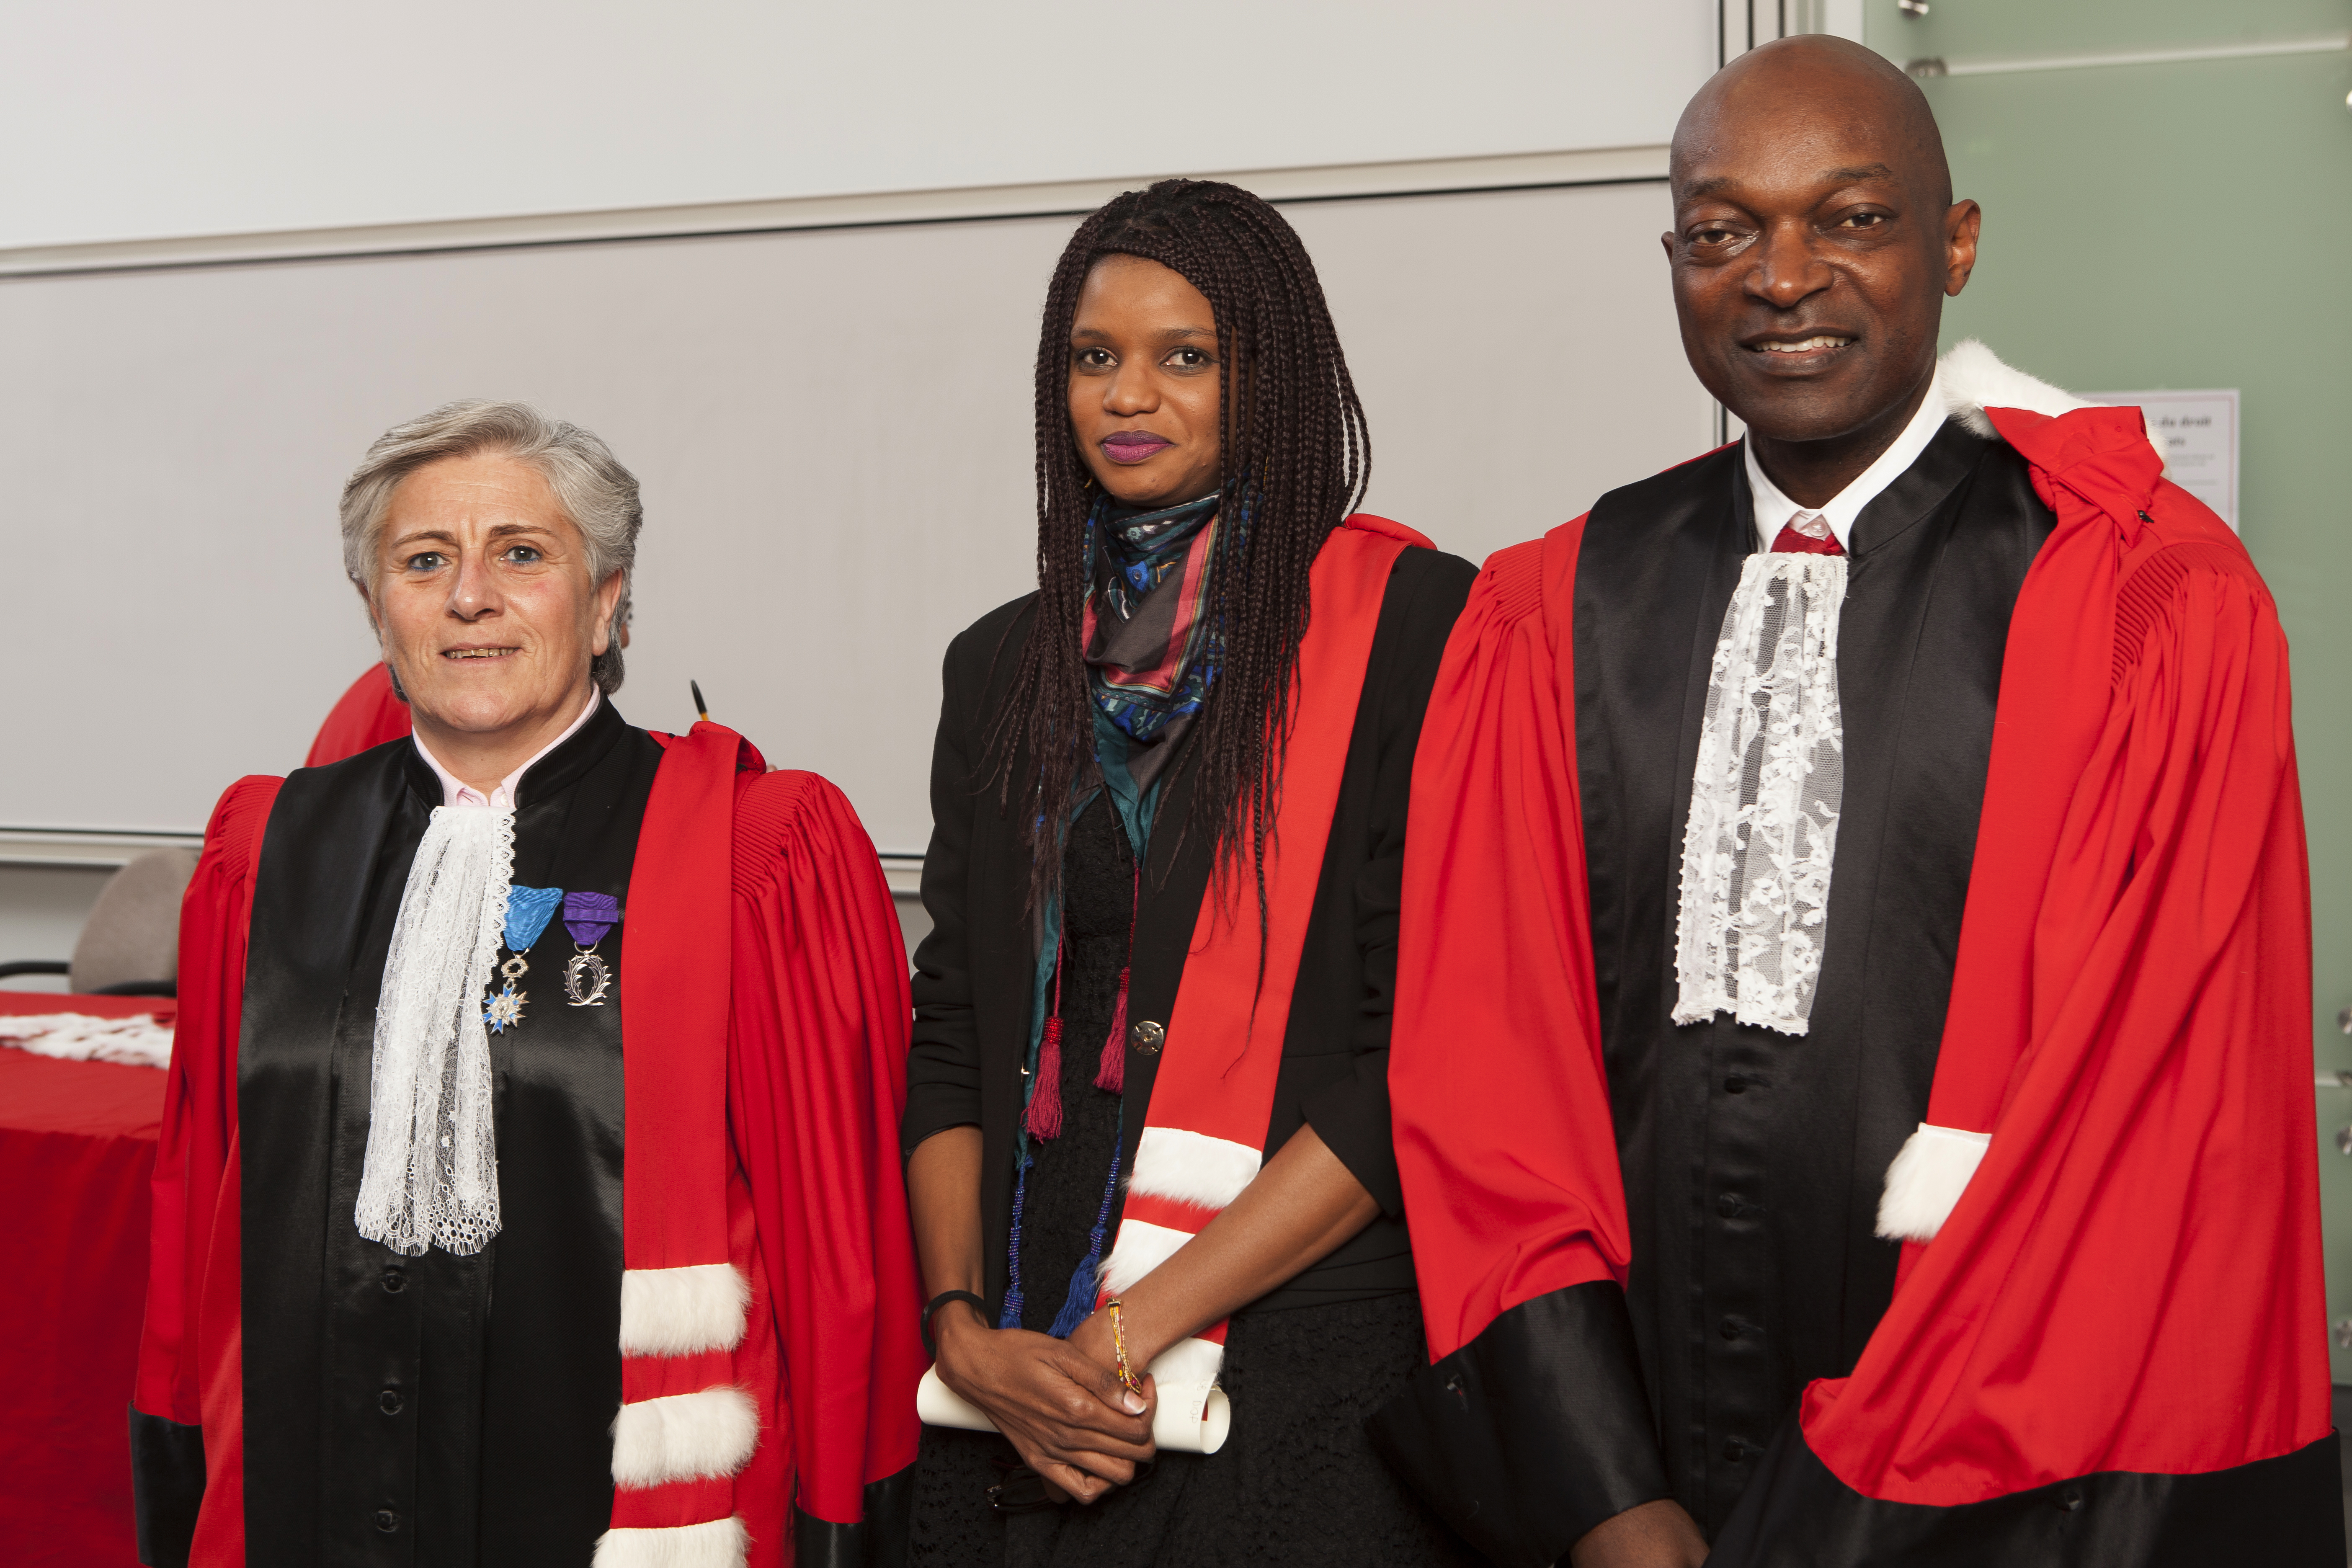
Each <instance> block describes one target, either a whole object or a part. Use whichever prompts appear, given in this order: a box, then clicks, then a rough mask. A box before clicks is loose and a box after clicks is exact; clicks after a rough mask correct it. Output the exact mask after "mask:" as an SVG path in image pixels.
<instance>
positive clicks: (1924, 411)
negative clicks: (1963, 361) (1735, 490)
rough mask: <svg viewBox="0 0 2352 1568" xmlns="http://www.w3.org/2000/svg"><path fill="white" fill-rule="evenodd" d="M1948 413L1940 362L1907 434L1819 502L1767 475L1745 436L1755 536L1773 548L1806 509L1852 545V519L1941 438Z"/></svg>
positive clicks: (1840, 542) (1905, 429) (1744, 453)
mask: <svg viewBox="0 0 2352 1568" xmlns="http://www.w3.org/2000/svg"><path fill="white" fill-rule="evenodd" d="M1949 417H1950V415H1949V413H1948V410H1947V409H1946V408H1945V405H1944V372H1943V369H1942V367H1941V366H1938V367H1937V371H1936V375H1935V379H1934V380H1932V381H1930V382H1929V383H1928V384H1927V396H1926V397H1924V398H1921V399H1920V400H1919V411H1918V412H1917V413H1916V414H1914V415H1912V416H1911V423H1910V424H1908V425H1906V426H1903V434H1901V435H1900V436H1897V437H1895V444H1894V445H1893V446H1891V447H1887V448H1886V450H1885V451H1884V452H1881V453H1880V454H1879V455H1878V461H1876V462H1874V463H1873V464H1871V465H1870V467H1868V468H1864V469H1863V471H1862V473H1861V474H1860V475H1859V476H1858V477H1857V478H1856V479H1854V481H1853V483H1852V484H1850V485H1848V486H1846V488H1845V489H1842V490H1840V491H1838V493H1837V494H1836V495H1834V496H1832V497H1831V498H1830V499H1829V500H1826V501H1824V502H1822V504H1821V505H1820V506H1815V507H1802V506H1799V505H1798V504H1797V503H1796V502H1795V501H1792V500H1790V499H1789V498H1788V497H1787V496H1784V495H1782V494H1781V493H1780V486H1778V485H1776V484H1774V483H1773V482H1772V481H1771V480H1770V479H1768V478H1766V477H1765V473H1764V469H1763V466H1762V465H1761V464H1759V463H1758V462H1757V461H1756V445H1755V443H1754V442H1752V441H1742V442H1741V443H1740V452H1741V455H1742V456H1743V457H1745V458H1747V461H1748V495H1749V496H1750V497H1751V498H1752V499H1753V500H1754V501H1755V503H1756V537H1757V538H1758V539H1759V540H1761V541H1762V542H1763V545H1764V548H1765V549H1767V550H1769V549H1771V548H1772V542H1773V541H1774V540H1776V539H1778V538H1780V530H1781V529H1782V528H1783V527H1785V526H1786V525H1787V524H1788V521H1789V520H1790V518H1792V517H1794V516H1796V515H1797V514H1798V513H1799V512H1801V511H1810V512H1811V513H1812V514H1813V515H1814V516H1816V517H1819V518H1822V519H1823V520H1824V521H1827V522H1828V523H1829V525H1830V532H1831V533H1832V534H1833V535H1835V536H1836V538H1837V542H1838V548H1839V549H1841V550H1845V551H1851V550H1853V540H1852V539H1851V538H1850V537H1849V536H1850V535H1851V534H1852V533H1853V520H1854V519H1855V518H1857V517H1860V516H1861V515H1862V509H1863V508H1864V507H1866V506H1868V505H1869V504H1870V503H1871V502H1872V501H1874V500H1877V499H1878V497H1879V492H1881V491H1882V490H1884V489H1886V487H1887V486H1889V485H1891V484H1893V483H1894V482H1895V480H1896V479H1901V478H1902V477H1903V475H1904V474H1905V472H1906V470H1908V469H1909V468H1910V467H1911V465H1912V464H1914V463H1916V462H1917V461H1918V460H1919V454H1920V453H1922V452H1924V451H1926V450H1927V443H1928V442H1930V441H1932V440H1934V439H1935V438H1936V432H1937V431H1938V430H1941V429H1942V428H1943V427H1944V421H1945V420H1946V419H1948V418H1949Z"/></svg>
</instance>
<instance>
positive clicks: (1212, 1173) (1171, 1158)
mask: <svg viewBox="0 0 2352 1568" xmlns="http://www.w3.org/2000/svg"><path fill="white" fill-rule="evenodd" d="M1264 1160H1265V1155H1264V1154H1263V1153H1261V1152H1259V1151H1257V1150H1255V1149H1253V1148H1251V1147H1250V1146H1249V1145H1248V1144H1246V1143H1236V1142H1234V1141H1233V1140H1232V1139H1230V1138H1212V1137H1210V1136H1209V1135H1208V1134H1207V1133H1205V1132H1187V1131H1184V1130H1183V1129H1182V1128H1181V1127H1146V1128H1145V1129H1144V1130H1143V1136H1142V1138H1141V1139H1139V1141H1138V1142H1137V1143H1136V1146H1135V1179H1134V1180H1133V1181H1131V1182H1129V1184H1128V1188H1129V1191H1130V1192H1138V1193H1142V1194H1145V1195H1146V1196H1149V1197H1155V1198H1170V1199H1172V1200H1174V1201H1175V1202H1177V1203H1182V1204H1197V1205H1200V1206H1201V1207H1202V1208H1204V1209H1223V1208H1224V1207H1225V1206H1226V1205H1229V1204H1231V1203H1232V1202H1233V1201H1234V1199H1235V1198H1237V1197H1239V1196H1241V1195H1242V1189H1243V1188H1244V1187H1246V1186H1248V1185H1249V1184H1250V1183H1251V1181H1252V1180H1254V1179H1255V1177H1256V1175H1257V1169H1258V1165H1259V1164H1260V1163H1262V1162H1263V1161H1264Z"/></svg>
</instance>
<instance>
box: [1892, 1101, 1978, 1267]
mask: <svg viewBox="0 0 2352 1568" xmlns="http://www.w3.org/2000/svg"><path fill="white" fill-rule="evenodd" d="M1991 1142H1992V1134H1991V1133H1990V1132H1969V1131H1962V1130H1961V1129H1959V1128H1958V1127H1933V1126H1930V1125H1929V1124H1927V1122H1925V1121H1922V1122H1921V1123H1919V1130H1918V1131H1916V1132H1914V1133H1912V1134H1911V1136H1910V1137H1908V1138H1906V1139H1905V1140H1904V1141H1903V1147H1902V1149H1901V1151H1900V1152H1897V1153H1896V1154H1895V1163H1893V1164H1891V1165H1889V1166H1887V1167H1886V1191H1885V1193H1884V1194H1882V1195H1881V1196H1880V1197H1879V1200H1878V1234H1879V1235H1881V1236H1883V1237H1885V1238H1886V1239H1887V1240H1889V1241H1923V1242H1924V1241H1933V1240H1935V1239H1936V1233H1937V1231H1939V1230H1941V1229H1943V1228H1944V1221H1946V1220H1947V1219H1949V1218H1950V1217H1951V1214H1952V1207H1953V1205H1956V1204H1958V1202H1959V1201H1960V1194H1962V1193H1964V1192H1967V1191H1968V1190H1969V1178H1970V1177H1972V1176H1974V1175H1975V1174H1976V1173H1977V1166H1978V1165H1979V1164H1980V1163H1983V1160H1984V1154H1985V1150H1986V1148H1987V1147H1988V1146H1989V1145H1990V1143H1991Z"/></svg>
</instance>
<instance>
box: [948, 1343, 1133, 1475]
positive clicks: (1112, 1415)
mask: <svg viewBox="0 0 2352 1568" xmlns="http://www.w3.org/2000/svg"><path fill="white" fill-rule="evenodd" d="M931 1332H932V1334H933V1336H934V1338H935V1339H936V1341H937V1342H938V1344H939V1348H940V1379H941V1381H943V1382H945V1383H946V1384H947V1385H948V1386H949V1387H950V1388H952V1389H954V1390H955V1391H956V1392H957V1393H958V1394H961V1395H963V1397H964V1398H966V1399H968V1400H970V1401H971V1403H972V1404H974V1405H978V1406H980V1408H981V1409H982V1410H983V1411H986V1412H987V1413H988V1418H989V1419H990V1420H992V1421H993V1422H995V1423H996V1429H997V1430H998V1431H1000V1432H1002V1433H1003V1434H1004V1435H1005V1436H1007V1437H1010V1438H1011V1439H1012V1440H1013V1447H1014V1448H1015V1449H1017V1450H1019V1452H1020V1455H1021V1458H1022V1461H1023V1463H1024V1464H1026V1465H1027V1466H1028V1467H1029V1468H1031V1469H1033V1470H1035V1471H1036V1472H1037V1473H1038V1474H1039V1475H1041V1476H1043V1477H1044V1478H1045V1481H1046V1484H1047V1485H1049V1486H1053V1487H1058V1488H1060V1489H1062V1490H1063V1491H1065V1492H1067V1493H1068V1494H1069V1495H1070V1496H1071V1497H1072V1498H1074V1499H1076V1500H1077V1501H1079V1502H1082V1503H1084V1502H1093V1501H1095V1500H1097V1499H1098V1498H1100V1497H1101V1496H1102V1495H1103V1494H1104V1493H1105V1492H1108V1490H1110V1489H1111V1488H1112V1487H1114V1486H1125V1485H1126V1484H1127V1483H1128V1482H1129V1481H1131V1480H1133V1479H1135V1467H1136V1466H1137V1465H1139V1464H1142V1463H1144V1462H1145V1461H1147V1460H1149V1459H1150V1458H1151V1457H1152V1454H1153V1452H1154V1450H1153V1448H1152V1446H1151V1417H1150V1405H1149V1404H1148V1403H1147V1402H1146V1401H1144V1400H1142V1399H1140V1398H1138V1397H1137V1396H1136V1395H1135V1394H1130V1393H1129V1392H1128V1391H1127V1390H1126V1389H1124V1388H1121V1387H1120V1386H1119V1383H1118V1371H1117V1370H1116V1369H1115V1368H1113V1367H1110V1366H1107V1365H1104V1364H1103V1363H1098V1362H1096V1361H1094V1360H1092V1359H1091V1358H1089V1357H1088V1356H1087V1354H1086V1353H1085V1352H1082V1351H1079V1350H1076V1349H1073V1348H1072V1347H1071V1346H1069V1345H1068V1344H1066V1343H1064V1342H1062V1341H1060V1340H1057V1339H1054V1338H1052V1337H1050V1336H1049V1335H1045V1334H1033V1333H1030V1332H1029V1331H1026V1330H1024V1329H992V1328H990V1327H988V1326H987V1325H986V1324H985V1323H984V1322H982V1320H981V1316H980V1314H979V1313H978V1312H976V1311H974V1310H972V1309H971V1303H969V1302H966V1301H957V1302H952V1303H950V1305H949V1306H947V1307H946V1308H944V1309H942V1310H940V1313H939V1315H938V1316H937V1317H935V1318H934V1319H932V1321H931ZM1147 1386H1149V1385H1148V1384H1147Z"/></svg>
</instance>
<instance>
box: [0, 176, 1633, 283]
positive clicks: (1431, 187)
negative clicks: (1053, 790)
mask: <svg viewBox="0 0 2352 1568" xmlns="http://www.w3.org/2000/svg"><path fill="white" fill-rule="evenodd" d="M1214 177H1216V178H1220V179H1230V180H1232V181H1234V183H1236V184H1244V185H1247V186H1248V187H1249V188H1250V189H1252V190H1254V191H1255V192H1257V193H1258V194H1259V195H1263V196H1265V197H1266V198H1267V199H1269V200H1272V201H1285V202H1297V201H1331V200H1341V199H1346V198H1349V197H1363V196H1399V195H1435V194H1440V193H1444V192H1452V191H1483V190H1510V189H1516V188H1524V187H1532V186H1545V185H1588V184H1622V183H1626V182H1631V181H1646V180H1663V179H1664V178H1665V177H1666V149H1665V147H1664V146H1663V145H1658V146H1640V147H1604V148H1595V149H1588V150H1585V151H1581V152H1567V153H1506V154H1501V155H1498V156H1494V157H1483V158H1430V159H1416V160H1413V161H1411V162H1407V163H1342V164H1331V165H1326V166H1322V167H1316V168H1303V169H1255V170H1246V171H1242V172H1238V173H1232V174H1219V175H1216V176H1214ZM1157 178H1160V176H1159V175H1157V174H1138V175H1136V176H1134V177H1132V178H1129V179H1120V180H1075V181H1066V182H1061V183H1057V184H1020V185H979V186H969V187H964V188H960V189H950V190H934V191H879V192H872V193H868V194H865V195H836V196H794V197H787V198H782V199H779V200H774V201H755V202H730V203H719V204H712V205H696V206H671V207H641V208H635V209H632V210H626V211H614V212H582V213H539V214H523V215H518V216H507V217H483V218H460V219H452V220H449V221H447V222H439V223H395V224H370V225H362V226H352V227H345V228H320V229H296V230H287V231H284V232H280V233H270V234H222V235H187V236H178V237H166V238H158V239H126V240H109V241H104V242H101V243H94V244H87V245H32V246H16V247H0V277H17V278H24V277H47V276H54V275H56V274H59V273H79V272H122V271H144V270H148V269H152V268H187V267H222V266H236V265H242V264H247V263H252V262H264V261H300V260H316V259H320V258H329V257H353V256H390V255H404V254H414V253H418V252H427V251H446V250H489V249H503V248H507V247H518V246H547V245H583V244H593V243H598V242H609V241H613V240H630V239H678V238H687V237H698V236H709V235H726V234H759V233H769V232H774V231H778V230H785V229H803V228H853V227H872V226H882V225H896V224H915V223H953V222H970V221H973V220H977V219H986V218H1013V217H1045V216H1058V215H1062V214H1077V213H1084V212H1091V211H1093V210H1094V209H1095V208H1096V207H1097V206H1100V205H1102V204H1103V203H1104V202H1107V201H1108V200H1109V199H1110V198H1111V197H1113V196H1115V195H1118V193H1119V192H1121V191H1125V190H1132V189H1133V188H1135V187H1136V186H1138V185H1139V184H1149V183H1150V181H1151V180H1153V179H1157Z"/></svg>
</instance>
